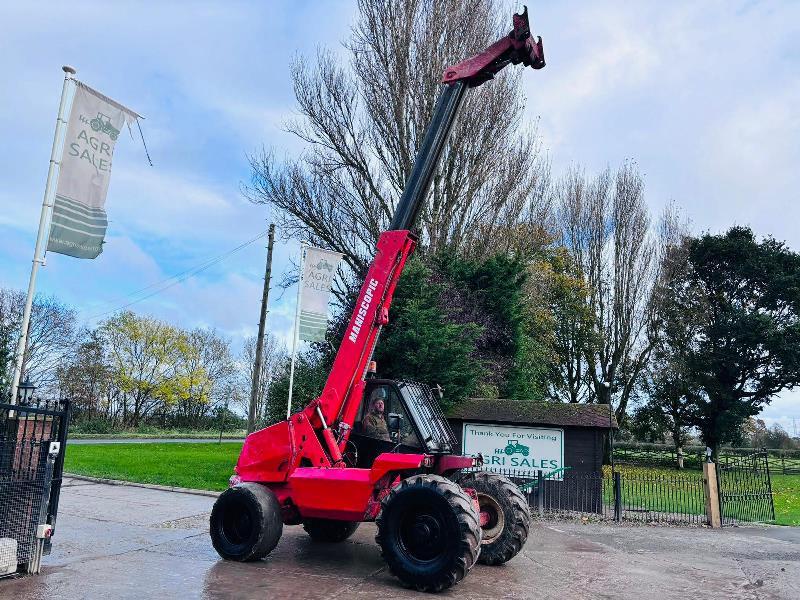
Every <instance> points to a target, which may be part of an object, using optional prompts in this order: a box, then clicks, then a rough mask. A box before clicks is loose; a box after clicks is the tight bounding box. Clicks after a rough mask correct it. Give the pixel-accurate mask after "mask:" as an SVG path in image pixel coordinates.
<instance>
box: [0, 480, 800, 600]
mask: <svg viewBox="0 0 800 600" xmlns="http://www.w3.org/2000/svg"><path fill="white" fill-rule="evenodd" d="M212 504H213V498H209V497H204V496H196V495H189V494H180V493H174V492H164V491H159V490H150V489H142V488H132V487H122V486H111V485H104V484H97V483H91V482H86V481H77V480H66V481H65V487H64V491H63V493H62V504H61V508H60V511H59V522H58V533H57V535H56V537H55V538H54V542H53V553H52V554H51V555H50V556H48V557H46V558H45V560H44V568H43V572H42V574H41V575H39V576H37V577H24V578H19V579H12V580H0V598H3V599H6V598H13V599H14V600H29V599H30V600H33V599H42V600H44V599H45V598H63V599H65V600H69V599H73V598H92V599H93V598H100V599H110V598H136V599H138V598H208V599H223V598H226V599H227V598H270V599H272V598H276V599H281V598H348V599H349V598H365V599H367V598H382V599H383V598H386V599H390V598H411V597H422V598H431V597H432V596H430V595H427V594H418V593H416V592H412V591H410V590H407V589H404V588H403V587H401V586H400V585H399V583H398V582H397V580H395V579H394V578H393V577H392V576H391V575H389V574H388V572H387V571H386V569H385V567H384V565H383V562H382V561H381V559H380V555H379V551H378V548H377V546H376V545H375V543H374V541H373V538H374V526H372V525H362V526H361V528H360V529H359V530H358V531H357V532H356V534H355V535H354V536H353V537H352V538H351V539H350V540H348V541H346V542H344V543H342V544H336V545H324V544H315V543H312V542H311V541H310V539H309V538H308V536H306V534H305V533H304V532H303V530H302V528H300V527H287V528H285V529H284V536H283V539H282V540H281V542H280V544H279V545H278V548H277V549H276V550H275V551H274V552H273V553H272V555H270V556H269V557H268V558H267V559H266V560H265V561H263V562H260V563H255V564H238V563H228V562H223V561H221V560H219V559H218V557H217V555H216V553H215V552H214V550H213V549H212V548H211V543H210V541H209V538H208V534H207V519H208V512H209V511H210V509H211V505H212ZM438 597H445V598H448V597H449V598H453V597H458V598H466V599H472V598H537V599H549V598H554V599H555V598H558V599H565V598H579V599H584V598H585V599H588V598H631V599H637V600H640V599H642V598H645V599H647V600H655V599H661V598H676V599H677V598H681V599H685V598H692V599H700V598H724V599H729V598H730V599H734V598H749V599H766V598H769V599H776V598H786V599H797V598H800V529H798V528H794V529H791V528H779V527H768V528H763V527H758V528H757V527H748V528H733V529H727V530H723V531H711V530H707V529H690V528H673V527H648V526H616V525H610V524H581V523H579V522H548V523H537V524H535V525H534V528H533V530H532V533H531V538H530V539H529V541H528V544H527V546H526V548H525V550H524V552H523V553H522V554H520V555H519V556H517V557H516V558H514V559H513V560H512V561H510V562H509V563H508V564H506V565H505V566H503V567H483V566H480V565H478V566H476V567H475V568H474V569H473V571H472V572H471V573H470V575H469V576H468V577H467V578H466V579H465V580H464V581H463V582H462V583H461V584H459V585H457V586H456V587H454V588H452V589H451V590H450V591H449V592H446V593H445V594H442V595H440V596H438Z"/></svg>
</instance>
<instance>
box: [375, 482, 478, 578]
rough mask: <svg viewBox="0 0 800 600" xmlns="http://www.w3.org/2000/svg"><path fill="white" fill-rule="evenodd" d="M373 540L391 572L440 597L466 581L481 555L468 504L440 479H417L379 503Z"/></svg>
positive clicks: (473, 515) (465, 497)
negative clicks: (443, 592)
mask: <svg viewBox="0 0 800 600" xmlns="http://www.w3.org/2000/svg"><path fill="white" fill-rule="evenodd" d="M377 525H378V535H377V536H376V537H375V541H376V542H378V545H379V546H380V547H381V555H382V556H383V558H384V560H385V561H386V563H387V564H388V565H389V570H390V571H391V572H392V574H393V575H395V576H396V577H397V578H399V579H400V580H401V581H402V582H403V583H405V584H406V585H408V586H410V587H415V588H416V589H417V590H419V591H422V592H440V591H442V590H444V589H447V588H449V587H450V586H452V585H454V584H456V583H458V582H459V581H461V580H462V579H463V578H464V577H466V575H467V573H469V570H470V569H471V568H472V566H473V565H474V564H475V561H476V560H477V558H478V553H479V552H480V543H481V528H480V524H479V521H478V514H477V512H476V511H475V507H474V506H473V504H472V499H471V498H470V497H469V496H468V495H467V494H466V493H465V492H464V490H462V489H461V488H460V487H459V486H458V485H457V484H456V483H453V482H452V481H449V480H448V479H445V478H444V477H439V476H438V475H415V476H413V477H409V478H408V479H405V480H404V481H403V482H401V483H400V485H398V486H395V487H394V488H393V489H392V490H391V491H390V492H389V494H388V495H387V496H386V497H385V498H384V499H383V501H382V502H381V512H380V514H379V515H378V519H377Z"/></svg>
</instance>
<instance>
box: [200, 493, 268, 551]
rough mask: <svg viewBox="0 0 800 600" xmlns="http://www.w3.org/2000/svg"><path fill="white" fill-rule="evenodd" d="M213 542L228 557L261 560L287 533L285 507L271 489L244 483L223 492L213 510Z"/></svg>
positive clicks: (216, 548)
mask: <svg viewBox="0 0 800 600" xmlns="http://www.w3.org/2000/svg"><path fill="white" fill-rule="evenodd" d="M210 532H211V543H212V544H213V545H214V549H215V550H216V551H217V553H218V554H219V555H220V556H221V557H222V558H224V559H226V560H236V561H240V562H245V561H251V560H261V559H262V558H264V557H265V556H266V555H267V554H269V553H270V552H272V549H273V548H275V546H276V545H277V544H278V540H279V539H281V534H282V533H283V521H282V519H281V507H280V505H279V504H278V499H277V498H276V497H275V494H273V493H272V491H271V490H270V489H269V488H266V487H264V486H263V485H259V484H257V483H241V484H239V485H237V486H234V487H232V488H228V489H227V490H225V491H224V492H222V494H220V496H219V498H217V501H216V502H215V503H214V508H213V509H211V528H210Z"/></svg>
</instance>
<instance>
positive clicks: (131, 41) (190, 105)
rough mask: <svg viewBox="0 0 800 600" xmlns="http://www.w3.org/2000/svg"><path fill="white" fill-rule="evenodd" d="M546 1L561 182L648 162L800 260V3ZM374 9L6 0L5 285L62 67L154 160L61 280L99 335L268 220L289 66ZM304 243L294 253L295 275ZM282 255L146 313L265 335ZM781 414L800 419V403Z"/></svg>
mask: <svg viewBox="0 0 800 600" xmlns="http://www.w3.org/2000/svg"><path fill="white" fill-rule="evenodd" d="M529 4H530V7H529V8H530V11H531V15H532V22H533V26H534V28H535V30H536V31H537V32H538V33H540V34H541V35H542V36H543V38H544V43H545V54H546V56H547V63H548V66H547V68H546V69H544V70H542V71H538V72H529V73H527V74H526V77H525V78H524V85H525V91H526V94H527V97H528V105H527V116H528V118H529V119H530V120H531V121H533V120H535V119H537V118H538V119H539V120H540V123H539V128H540V131H541V133H542V136H543V144H544V147H545V148H546V150H547V152H548V153H549V156H550V158H551V160H552V163H553V168H554V172H555V173H559V172H562V171H563V170H564V169H566V168H567V167H569V166H570V165H571V164H580V165H584V166H585V167H586V168H587V170H589V171H595V170H599V169H602V168H604V167H605V166H606V165H611V166H612V167H615V166H618V165H619V164H620V163H622V162H623V161H624V160H626V159H634V160H636V161H637V162H638V163H639V165H640V167H641V169H642V171H643V172H644V173H646V180H647V198H648V202H649V203H650V205H651V207H652V209H653V211H654V212H658V211H660V209H661V208H662V207H663V206H664V204H665V203H666V202H668V201H670V200H674V201H675V202H676V203H677V204H678V205H679V206H681V207H682V208H683V209H684V211H685V213H686V215H687V216H688V217H689V218H690V219H691V222H692V225H693V228H694V230H695V231H697V232H702V231H711V232H719V231H722V230H724V229H725V228H727V227H729V226H730V225H732V224H742V225H750V226H751V227H753V229H754V230H755V231H756V232H757V233H759V234H771V235H773V236H775V237H776V238H778V239H781V240H785V241H786V242H787V243H788V244H789V245H790V246H791V247H792V248H794V249H795V250H798V249H800V230H798V222H799V221H800V203H798V189H800V168H799V167H800V68H798V65H799V64H800V3H798V2H785V3H782V2H754V1H731V0H727V1H722V0H721V1H706V2H692V1H685V2H684V1H673V2H669V3H664V2H658V1H655V0H653V1H651V2H636V3H633V2H604V3H602V6H600V4H601V3H594V2H592V3H590V2H586V1H584V2H578V1H566V0H565V1H562V2H558V3H556V2H547V3H544V2H540V3H533V2H531V3H529ZM354 11H355V7H354V3H353V2H352V1H344V0H342V1H340V2H335V1H333V0H330V1H318V2H298V1H294V2H288V1H287V2H216V3H209V2H191V3H189V2H174V3H170V2H158V3H156V2H149V3H148V2H135V3H134V2H130V3H127V2H121V1H117V2H79V1H72V2H69V3H64V2H53V3H42V2H25V3H23V2H13V3H12V2H2V3H0V69H1V70H2V73H3V77H2V82H0V136H2V139H3V140H4V143H3V144H2V145H0V182H1V183H2V185H0V206H1V207H2V209H3V210H2V211H0V264H2V269H0V286H9V287H17V288H24V287H25V286H26V285H27V277H28V273H29V269H30V259H31V256H32V252H33V244H34V238H35V234H36V225H37V223H38V215H39V211H40V207H41V197H42V193H43V190H44V181H45V176H46V173H47V166H48V162H47V161H48V157H49V152H50V145H51V143H52V135H53V127H54V123H55V113H56V109H57V104H58V96H59V93H60V88H61V77H62V73H61V69H60V67H61V65H62V64H65V63H68V64H71V65H73V66H75V67H76V68H77V69H78V77H79V78H80V79H82V80H83V81H85V82H86V83H88V84H89V85H91V86H93V87H96V88H98V89H100V90H101V91H103V92H104V93H105V94H107V95H109V96H111V97H112V98H115V99H116V100H118V101H120V102H122V103H124V104H127V105H128V106H130V107H131V108H133V109H134V110H136V111H137V112H139V113H141V114H143V115H144V116H145V117H146V120H145V121H144V122H143V128H144V131H145V136H146V139H147V143H148V147H149V149H150V154H151V156H152V158H153V162H154V166H153V167H152V168H151V167H150V166H148V164H147V162H146V160H145V157H144V153H143V150H142V148H141V144H140V142H138V141H133V140H131V139H130V137H129V136H127V135H125V136H121V138H120V142H119V143H118V145H117V150H116V153H115V156H114V174H113V177H112V181H111V188H110V192H109V200H108V207H107V208H108V211H109V218H110V224H109V230H108V237H107V240H106V241H107V244H106V246H105V251H104V253H103V254H102V255H101V256H100V258H98V259H97V260H94V261H80V260H76V259H72V258H69V257H66V256H61V255H57V254H51V255H49V256H48V259H47V266H46V268H45V269H44V270H43V271H42V272H41V276H40V279H39V287H38V289H39V291H41V292H45V293H53V294H56V295H58V296H59V297H60V298H62V299H63V300H65V301H66V302H69V303H71V304H73V305H75V306H76V307H77V308H78V309H79V310H80V314H81V316H82V318H83V319H85V320H87V322H89V323H95V322H96V321H97V320H98V319H100V318H102V316H104V315H105V314H106V313H108V312H109V311H114V310H115V309H117V308H119V307H121V306H123V305H124V304H126V303H128V302H131V301H132V300H137V299H139V298H141V297H142V296H144V295H146V293H140V294H138V295H131V293H132V292H135V291H137V290H140V289H141V288H144V287H146V286H149V285H151V284H153V283H155V282H158V281H161V280H163V279H165V278H167V277H170V276H172V275H174V274H176V273H180V272H183V271H185V270H187V269H191V268H192V267H195V266H197V265H199V264H202V263H204V262H205V261H207V260H208V259H210V258H213V257H215V256H218V255H220V254H222V253H224V252H226V251H228V250H230V249H232V248H234V247H236V246H238V245H240V244H241V243H242V242H245V241H247V240H250V239H252V238H253V237H255V236H257V235H258V234H259V233H260V232H262V231H263V230H265V229H266V226H267V223H268V222H269V219H270V215H269V213H268V211H267V209H265V208H264V207H261V206H254V205H252V204H250V203H248V202H247V201H246V200H245V199H244V198H242V196H241V193H240V191H239V189H240V185H241V184H242V183H243V182H246V181H247V179H248V165H247V155H248V153H252V152H254V151H257V150H258V149H259V148H260V147H261V146H262V145H265V146H268V147H273V148H275V149H276V151H277V152H278V154H283V153H285V154H293V153H296V152H298V151H299V150H300V149H301V146H299V145H298V143H297V141H296V140H294V139H293V138H292V137H291V136H289V135H288V134H286V133H284V132H283V130H282V124H283V123H284V122H285V120H286V119H287V118H290V117H291V116H292V115H293V110H294V103H293V100H292V91H291V86H290V82H289V78H288V66H289V62H290V61H291V59H292V58H293V57H294V56H296V55H298V54H300V55H310V54H313V52H314V50H315V48H316V47H317V46H328V47H333V48H336V47H338V44H339V42H340V41H341V40H342V39H344V38H345V37H346V36H347V34H348V31H349V27H350V25H351V23H352V22H353V20H354ZM296 253H297V244H296V243H295V242H293V241H291V240H282V241H281V242H280V243H279V244H277V245H276V253H275V260H276V268H275V272H276V273H277V274H278V275H279V274H280V273H282V272H283V271H284V270H285V269H286V268H288V264H289V259H290V257H291V256H293V255H294V254H296ZM264 258H265V249H264V244H263V242H262V241H259V242H256V243H254V244H251V245H249V246H247V247H246V248H245V249H243V250H241V251H239V252H237V253H235V254H233V255H232V256H230V257H229V258H227V259H226V260H224V261H221V262H219V263H218V264H216V265H214V266H213V267H212V268H210V269H207V270H205V271H203V272H202V273H200V274H198V275H197V276H195V277H192V278H189V279H187V280H186V281H183V282H181V283H178V284H177V285H174V286H172V287H170V288H169V289H167V290H165V291H164V292H162V293H159V294H157V295H155V296H152V297H151V298H148V299H146V300H144V301H141V302H138V303H137V304H135V305H133V306H132V307H131V308H133V309H135V310H137V311H141V312H144V313H149V314H152V315H155V316H157V317H160V318H164V319H169V320H171V321H176V322H179V323H181V324H183V325H185V326H197V325H201V326H208V327H215V328H217V329H219V330H221V331H222V332H224V333H226V334H227V335H229V336H230V337H231V338H232V339H234V340H235V341H237V340H238V341H240V340H241V339H242V338H243V337H244V336H245V335H248V334H251V333H254V332H255V329H256V325H257V318H258V303H259V297H260V285H261V282H260V278H261V277H262V276H263V268H264V264H263V263H264ZM155 289H158V288H155ZM150 291H152V289H151V290H150ZM273 297H274V298H276V297H277V292H276V293H274V294H273ZM293 302H294V295H293V293H292V291H291V290H289V291H288V292H287V293H286V294H284V295H283V297H282V298H281V299H280V300H279V301H278V300H276V301H274V302H273V303H272V306H271V314H270V317H269V328H270V329H271V330H272V331H274V332H276V333H277V334H279V335H282V336H285V335H286V333H287V332H288V331H289V329H290V327H291V319H292V316H293V310H294V307H293ZM764 415H765V416H766V417H768V418H769V420H777V421H779V422H781V423H782V424H783V425H784V427H786V428H787V429H789V430H790V431H791V430H792V419H793V418H796V419H797V424H798V427H800V393H794V394H791V393H786V394H784V395H782V396H781V397H780V398H778V399H776V400H775V401H774V402H773V404H772V406H770V407H769V408H768V409H766V410H765V412H764Z"/></svg>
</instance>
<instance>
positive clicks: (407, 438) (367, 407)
mask: <svg viewBox="0 0 800 600" xmlns="http://www.w3.org/2000/svg"><path fill="white" fill-rule="evenodd" d="M360 413H361V414H360V415H359V424H360V427H359V428H358V429H359V430H360V433H361V434H363V435H365V436H368V437H371V438H374V439H378V440H383V441H387V442H391V441H392V439H391V436H390V434H389V427H388V416H389V414H390V413H396V414H398V415H400V417H401V420H400V435H399V438H398V440H397V442H399V443H401V444H403V445H406V446H413V447H419V446H420V443H419V438H418V437H417V435H416V433H415V432H414V427H413V425H412V424H411V420H410V419H409V417H408V413H407V412H406V410H405V407H404V406H403V402H402V400H401V399H400V396H399V395H398V394H397V391H396V390H395V389H394V388H393V387H392V386H389V385H381V386H377V387H373V388H370V389H369V390H368V391H367V392H366V393H365V394H364V402H362V406H361V411H360Z"/></svg>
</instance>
